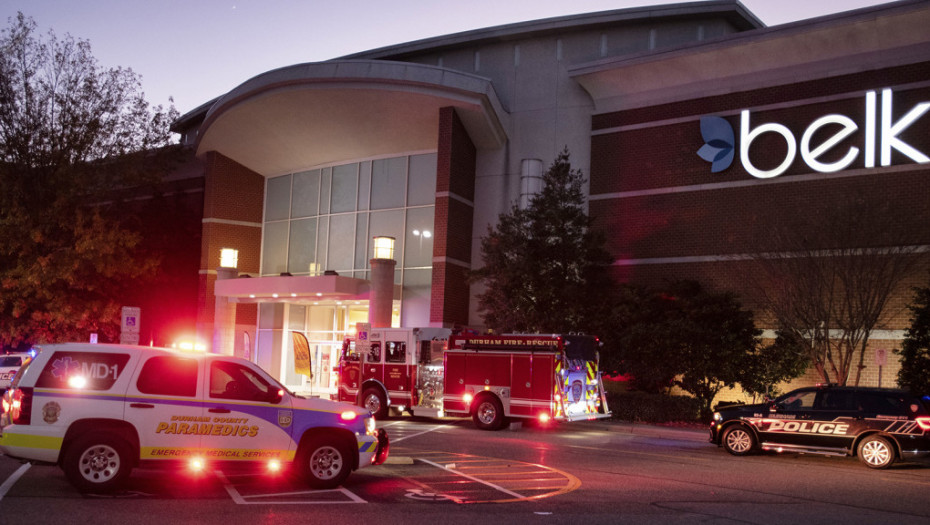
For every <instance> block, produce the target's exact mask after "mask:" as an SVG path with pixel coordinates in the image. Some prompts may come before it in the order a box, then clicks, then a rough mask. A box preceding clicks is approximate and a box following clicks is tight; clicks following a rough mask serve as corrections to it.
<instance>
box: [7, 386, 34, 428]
mask: <svg viewBox="0 0 930 525" xmlns="http://www.w3.org/2000/svg"><path fill="white" fill-rule="evenodd" d="M10 398H11V403H10V420H11V421H12V422H13V424H16V425H28V424H30V423H32V389H31V388H27V387H23V388H17V389H16V390H14V391H13V395H12V396H10Z"/></svg>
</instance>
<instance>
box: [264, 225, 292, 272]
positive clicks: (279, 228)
mask: <svg viewBox="0 0 930 525" xmlns="http://www.w3.org/2000/svg"><path fill="white" fill-rule="evenodd" d="M287 230H288V223H287V222H269V223H266V224H265V235H264V239H263V243H262V244H263V246H262V272H263V273H264V274H265V275H278V274H279V273H281V272H286V271H287V234H288V231H287Z"/></svg>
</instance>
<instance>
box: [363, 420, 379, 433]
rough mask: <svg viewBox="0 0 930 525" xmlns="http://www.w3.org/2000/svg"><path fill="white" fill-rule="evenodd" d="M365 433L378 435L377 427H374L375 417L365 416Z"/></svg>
mask: <svg viewBox="0 0 930 525" xmlns="http://www.w3.org/2000/svg"><path fill="white" fill-rule="evenodd" d="M365 433H366V434H368V435H369V436H376V435H378V429H376V428H375V418H373V417H366V418H365Z"/></svg>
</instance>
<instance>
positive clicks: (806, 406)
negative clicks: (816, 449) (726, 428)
mask: <svg viewBox="0 0 930 525" xmlns="http://www.w3.org/2000/svg"><path fill="white" fill-rule="evenodd" d="M816 400H817V390H815V389H810V390H798V391H794V392H791V393H789V394H786V395H784V396H782V397H780V398H778V399H776V400H775V403H773V404H772V406H771V409H770V412H769V417H768V419H767V420H766V424H765V425H763V427H762V428H761V429H760V434H761V437H762V442H763V443H781V444H792V445H803V444H804V441H805V439H806V435H805V434H804V433H803V432H802V430H803V429H804V428H807V426H806V425H807V424H808V421H809V420H810V419H811V414H812V412H813V410H814V403H815V402H816Z"/></svg>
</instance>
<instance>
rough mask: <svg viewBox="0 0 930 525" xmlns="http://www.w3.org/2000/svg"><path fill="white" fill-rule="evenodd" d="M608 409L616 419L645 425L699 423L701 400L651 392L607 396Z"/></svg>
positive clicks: (611, 393) (608, 394)
mask: <svg viewBox="0 0 930 525" xmlns="http://www.w3.org/2000/svg"><path fill="white" fill-rule="evenodd" d="M607 406H608V407H610V411H611V412H612V413H613V419H615V420H621V421H633V422H641V423H671V422H688V423H692V422H697V421H699V419H698V415H699V414H700V411H701V403H700V401H699V400H697V399H695V398H693V397H688V396H671V395H667V394H652V393H648V392H624V393H614V392H608V393H607Z"/></svg>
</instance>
